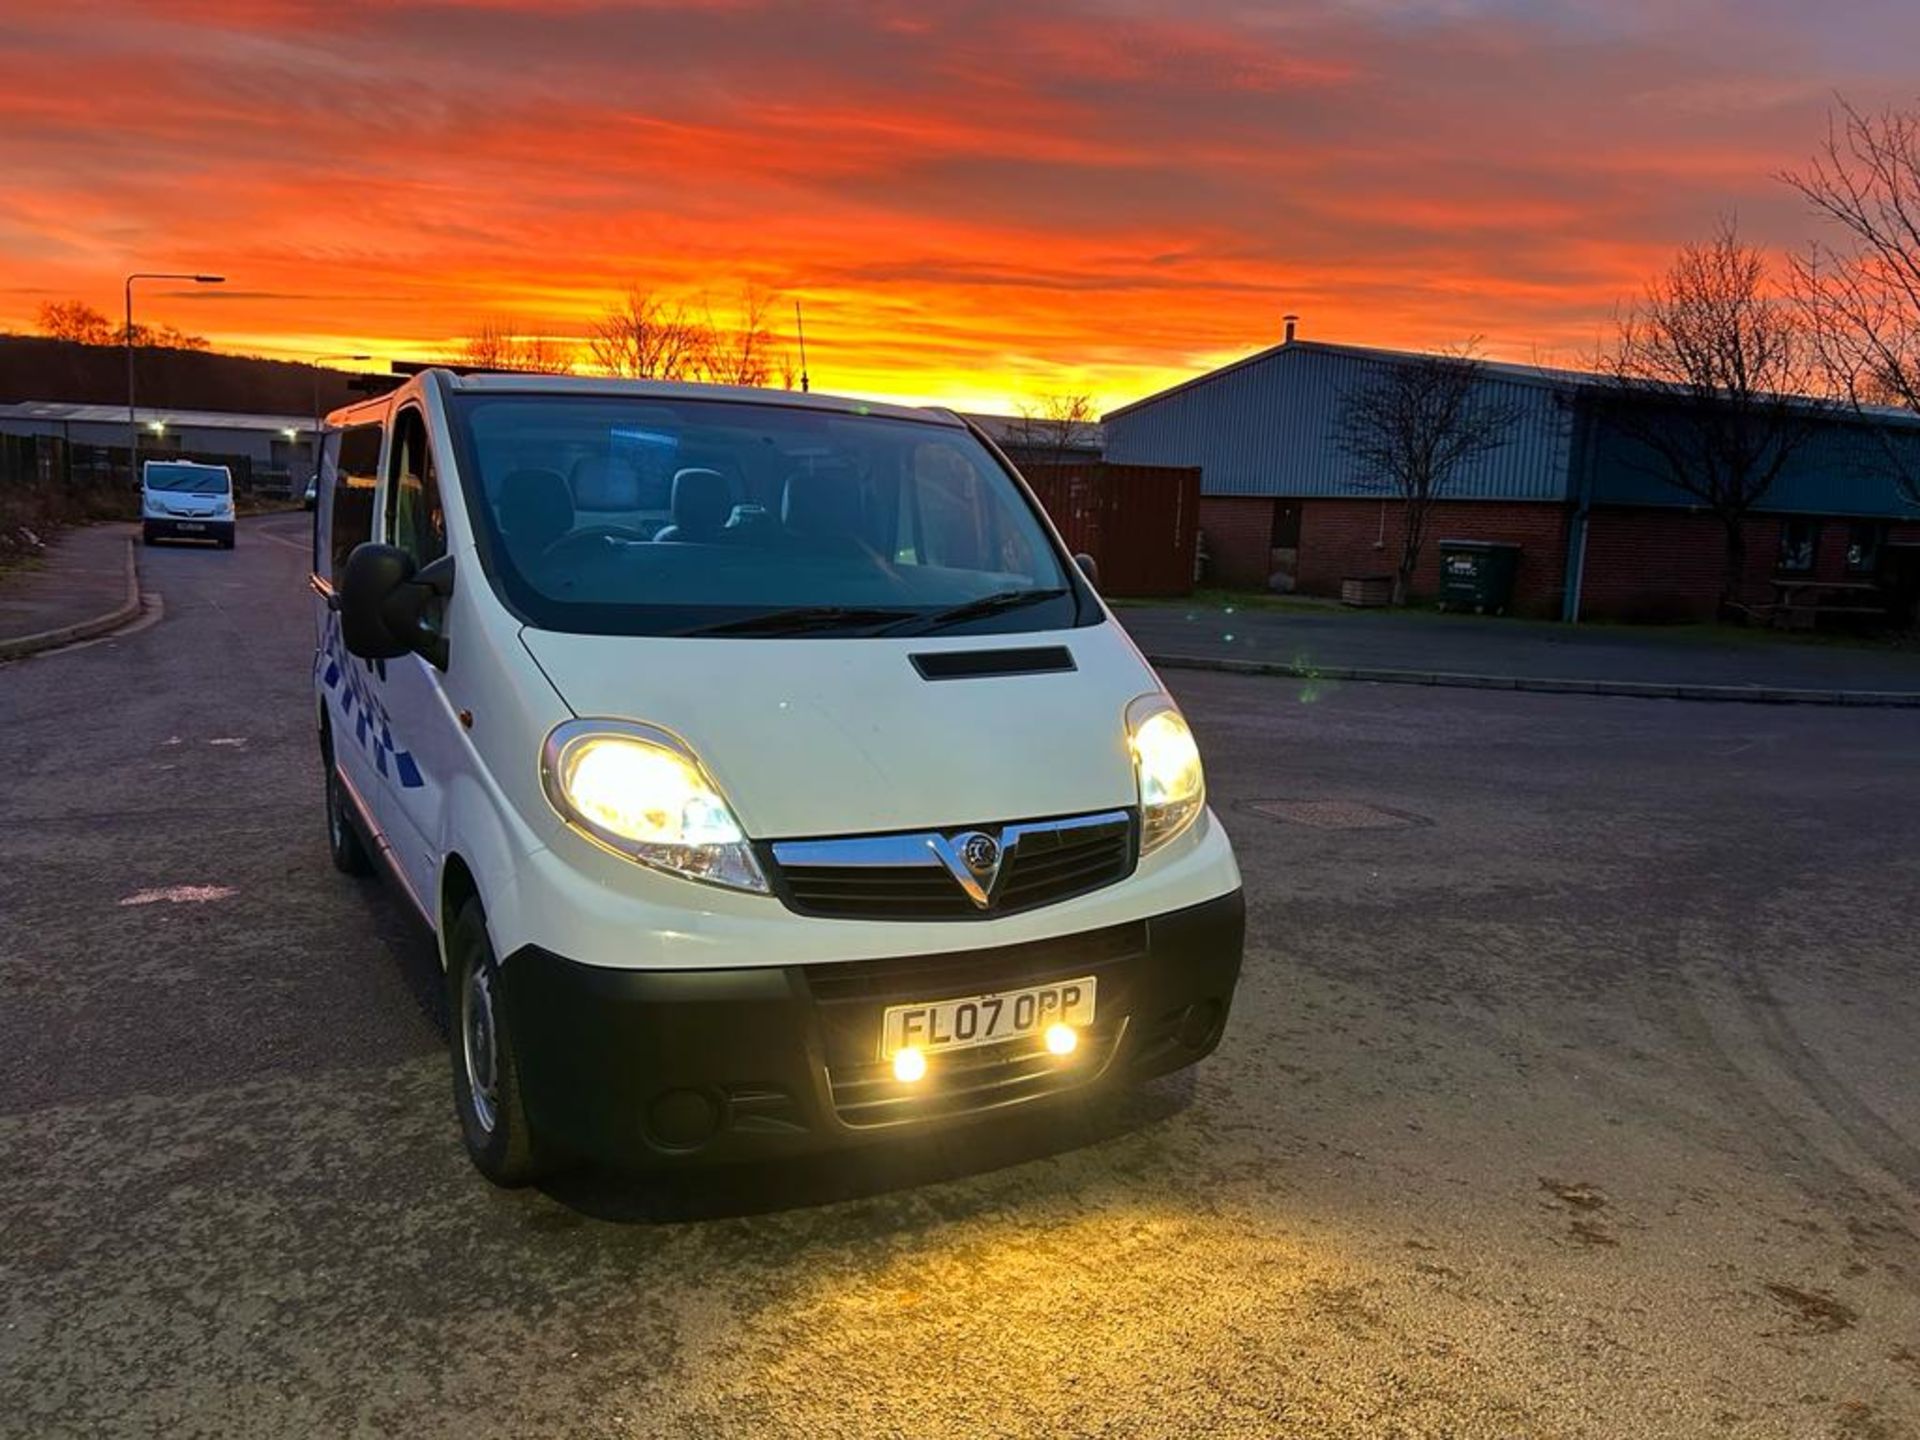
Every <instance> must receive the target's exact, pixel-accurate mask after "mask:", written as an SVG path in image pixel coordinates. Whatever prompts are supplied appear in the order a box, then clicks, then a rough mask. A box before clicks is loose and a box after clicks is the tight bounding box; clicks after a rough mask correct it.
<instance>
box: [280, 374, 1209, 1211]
mask: <svg viewBox="0 0 1920 1440" xmlns="http://www.w3.org/2000/svg"><path fill="white" fill-rule="evenodd" d="M318 501H319V505H318V511H317V514H316V520H315V537H314V576H313V585H314V589H315V591H316V592H317V593H318V595H319V596H320V605H319V607H318V609H317V611H316V642H317V643H316V654H315V657H314V669H313V674H314V698H315V715H316V717H317V719H318V722H319V738H320V754H321V759H322V762H323V764H324V766H325V772H326V797H327V822H328V831H329V838H330V841H331V845H332V850H333V857H334V861H335V863H336V864H337V865H338V866H339V867H340V868H341V869H343V870H345V871H348V872H350V873H353V872H361V871H365V870H366V869H368V868H369V865H370V863H371V862H373V861H375V860H378V861H380V862H383V863H384V867H385V868H386V869H387V870H389V871H390V872H391V874H392V876H393V877H394V879H395V880H396V881H397V882H398V885H399V888H400V889H401V890H402V891H403V892H404V893H405V895H406V896H407V897H408V898H409V899H410V900H411V902H412V904H413V905H414V907H415V908H416V909H417V910H418V911H419V912H420V914H421V916H422V917H423V918H424V919H425V920H426V922H427V923H428V924H429V925H430V926H432V927H433V929H434V931H435V933H436V934H437V935H438V937H439V943H440V954H441V959H442V962H443V964H444V965H445V967H446V972H447V986H448V997H449V1006H450V1012H451V1023H450V1026H449V1034H450V1048H451V1052H452V1069H453V1089H454V1097H455V1102H456V1108H457V1111H458V1114H459V1117H460V1122H461V1126H462V1129H463V1131H464V1134H465V1137H466V1142H467V1146H468V1149H469V1150H470V1152H471V1153H472V1156H473V1159H474V1162H475V1163H476V1164H477V1165H478V1166H479V1168H480V1169H481V1170H482V1171H483V1172H484V1173H485V1174H486V1175H487V1176H489V1177H490V1178H491V1179H493V1180H495V1181H497V1182H500V1183H505V1184H511V1183H517V1182H521V1181H524V1180H526V1179H529V1178H531V1177H532V1176H534V1175H535V1174H537V1173H538V1172H539V1171H540V1170H541V1169H543V1168H545V1167H548V1166H551V1165H553V1164H555V1163H557V1162H562V1161H565V1160H568V1159H573V1158H587V1159H595V1160H604V1161H614V1162H623V1161H624V1162H633V1163H639V1164H642V1165H647V1166H660V1165H669V1164H684V1163H691V1162H700V1163H704V1162H710V1161H719V1160H734V1159H742V1158H748V1157H756V1156H778V1155H783V1154H792V1153H798V1152H804V1151H812V1150H818V1149H823V1148H827V1147H833V1146H843V1145H850V1144H856V1143H861V1142H868V1141H874V1140H879V1139H883V1138H888V1137H902V1136H910V1135H918V1134H927V1133H931V1132H935V1131H949V1130H953V1129H956V1128H958V1127H963V1126H969V1125H980V1124H987V1123H991V1122H992V1121H993V1119H994V1118H995V1117H997V1116H1002V1115H1005V1114H1007V1113H1009V1112H1011V1111H1015V1110H1029V1109H1036V1108H1042V1109H1043V1108H1045V1107H1050V1106H1060V1107H1065V1106H1072V1105H1075V1104H1079V1103H1084V1102H1085V1100H1086V1099H1087V1098H1088V1097H1090V1096H1092V1095H1094V1094H1097V1093H1098V1092H1099V1091H1100V1090H1102V1089H1103V1088H1106V1087H1111V1086H1113V1085H1117V1084H1119V1083H1121V1082H1123V1081H1126V1080H1129V1079H1137V1078H1141V1077H1146V1076H1151V1075H1158V1074H1162V1073H1164V1072H1167V1071H1170V1070H1175V1069H1178V1068H1180V1067H1182V1066H1185V1065H1189V1064H1192V1063H1193V1062H1194V1061H1195V1060H1198V1059H1199V1058H1201V1057H1202V1056H1204V1055H1206V1054H1207V1053H1208V1052H1209V1051H1211V1050H1212V1049H1213V1047H1214V1045H1215V1044H1216V1043H1217V1042H1218V1040H1219V1038H1220V1034H1221V1030H1222V1027H1223V1026H1224V1025H1225V1023H1226V1018H1227V1009H1228V1005H1229V1003H1230V1001H1231V1000H1232V997H1233V990H1234V985H1235V982H1236V980H1237V978H1238V975H1239V969H1240V952H1241V937H1242V929H1243V910H1242V901H1241V894H1240V875H1239V871H1238V870H1237V868H1236V867H1235V864H1234V859H1233V852H1232V850H1231V848H1230V847H1229V845H1228V843H1227V837H1226V835H1225V833H1224V832H1223V831H1222V829H1221V827H1220V826H1219V824H1218V823H1217V821H1216V820H1215V819H1214V818H1213V816H1212V815H1211V813H1210V812H1209V811H1208V809H1207V806H1206V797H1205V791H1204V783H1203V780H1202V775H1201V767H1200V758H1199V754H1198V752H1197V751H1196V749H1195V747H1194V743H1193V739H1192V736H1191V735H1190V734H1189V732H1188V729H1187V725H1186V722H1185V721H1184V720H1183V719H1182V718H1181V715H1180V711H1179V709H1178V708H1177V707H1176V706H1175V705H1174V703H1173V701H1172V700H1171V699H1170V698H1169V697H1168V695H1167V693H1166V691H1165V690H1164V689H1163V688H1162V686H1161V684H1160V681H1159V680H1158V678H1157V677H1156V676H1155V675H1154V673H1153V671H1152V670H1151V669H1150V668H1149V667H1148V666H1147V664H1146V662H1145V661H1144V660H1143V659H1142V658H1141V656H1140V654H1139V652H1138V651H1137V650H1135V648H1134V647H1133V645H1132V644H1131V643H1130V642H1129V641H1128V639H1127V636H1126V634H1125V633H1124V632H1123V631H1122V630H1121V628H1120V626H1119V625H1118V624H1117V623H1115V621H1114V619H1113V617H1112V616H1111V615H1110V614H1108V612H1107V610H1106V608H1105V606H1104V605H1103V604H1102V603H1101V601H1100V598H1099V596H1098V595H1097V594H1096V593H1095V592H1094V589H1093V587H1092V586H1091V585H1090V584H1089V583H1088V581H1087V579H1086V578H1085V576H1083V575H1082V573H1081V571H1080V568H1079V567H1077V566H1076V565H1075V563H1074V561H1073V560H1072V558H1071V557H1069V556H1068V555H1067V554H1066V552H1065V551H1064V549H1063V547H1062V545H1061V543H1060V540H1059V537H1058V536H1057V535H1056V534H1055V533H1054V530H1053V528H1052V527H1051V526H1050V525H1049V524H1048V522H1047V519H1046V516H1045V515H1044V513H1043V512H1042V511H1041V509H1040V508H1039V506H1038V505H1037V504H1036V502H1035V501H1034V498H1033V496H1032V495H1031V494H1030V493H1029V492H1028V490H1027V488H1026V486H1025V485H1024V484H1023V483H1022V482H1021V480H1020V479H1019V477H1018V476H1017V475H1016V474H1015V472H1014V471H1013V469H1012V468H1011V467H1010V466H1009V465H1008V464H1007V463H1006V461H1005V460H1004V458H1003V457H1001V456H1000V455H999V453H998V452H997V451H995V450H994V449H993V448H992V446H991V445H990V444H989V443H988V442H987V441H986V440H985V439H984V438H983V437H982V436H980V435H979V434H978V433H976V432H975V431H973V430H972V429H970V428H969V427H968V426H967V425H966V424H965V423H964V422H962V421H961V420H959V419H958V418H956V417H955V416H953V415H951V414H948V413H945V412H935V411H924V410H914V409H907V408H901V407H893V406H884V405H871V404H864V403H859V402H855V401H849V400H835V399H829V398H826V397H822V396H817V395H816V396H807V395H795V394H791V393H779V392H769V391H759V390H734V389H725V388H718V387H707V386H690V385H669V384H652V383H636V382H615V381H599V380H587V379H553V378H545V377H534V376H508V375H488V376H467V377H458V376H455V375H453V374H450V373H448V372H445V371H429V372H427V373H425V374H422V375H419V376H417V377H415V378H413V379H412V380H410V381H408V382H407V383H406V384H405V385H404V386H403V387H402V388H401V389H399V390H398V391H396V392H395V393H394V394H392V395H390V396H385V397H382V398H380V399H377V400H370V401H367V402H365V403H364V404H360V405H357V406H353V407H351V408H348V409H345V410H341V411H338V412H336V413H335V414H334V415H333V416H332V417H330V419H329V422H328V427H327V431H326V437H325V445H324V449H323V453H322V461H321V474H320V493H319V497H318Z"/></svg>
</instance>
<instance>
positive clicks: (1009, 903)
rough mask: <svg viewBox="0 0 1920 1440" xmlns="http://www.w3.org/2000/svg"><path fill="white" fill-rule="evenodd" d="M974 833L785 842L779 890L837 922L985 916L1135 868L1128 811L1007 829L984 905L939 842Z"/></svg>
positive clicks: (776, 858)
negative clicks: (945, 858) (942, 855)
mask: <svg viewBox="0 0 1920 1440" xmlns="http://www.w3.org/2000/svg"><path fill="white" fill-rule="evenodd" d="M967 833H969V832H966V831H955V832H953V833H952V834H949V835H944V836H935V835H933V834H927V835H897V836H875V837H857V838H853V839H849V840H838V841H836V840H820V841H800V842H791V841H787V842H780V843H777V844H775V845H774V846H772V847H771V861H772V864H771V866H770V869H771V871H772V873H773V875H774V877H775V888H776V889H777V890H778V891H779V893H780V896H781V898H782V899H783V900H784V901H785V902H786V903H787V906H788V907H789V908H790V909H792V910H795V911H797V912H799V913H800V914H802V915H817V916H821V917H824V918H830V919H838V920H979V919H987V918H990V917H992V916H996V915H1012V914H1018V913H1019V912H1020V911H1023V910H1033V909H1036V908H1038V907H1040V906H1042V905H1053V904H1057V903H1058V902H1059V901H1062V900H1070V899H1072V898H1073V897H1074V896H1076V895H1084V894H1086V893H1088V892H1089V891H1092V890H1098V889H1100V888H1102V887H1103V886H1107V885H1111V884H1113V883H1114V882H1115V881H1118V880H1123V879H1125V878H1126V877H1127V876H1128V875H1129V874H1131V873H1132V870H1133V863H1134V825H1133V818H1132V816H1131V815H1129V814H1127V813H1126V812H1125V811H1110V812H1107V813H1105V814H1101V815H1094V816H1078V817H1073V818H1070V819H1067V820H1057V821H1033V822H1026V823H1022V824H1016V825H1009V826H1006V827H1005V828H1004V829H1003V830H1002V831H1001V832H1000V835H999V836H998V837H996V838H997V841H998V843H999V844H1000V845H1001V846H1002V859H1001V862H1000V868H999V872H998V874H997V876H996V877H995V878H994V881H993V884H992V888H991V890H990V891H989V892H988V903H987V904H986V905H984V906H983V905H981V904H979V903H978V902H977V901H976V900H975V899H974V898H973V897H972V896H970V895H969V894H968V893H967V891H966V889H965V888H964V887H963V886H962V884H961V883H960V881H959V880H958V879H957V878H956V877H955V876H954V874H953V873H952V871H950V870H949V869H948V867H947V865H946V864H945V863H944V862H943V861H942V860H941V859H940V858H939V855H938V853H937V850H936V848H935V842H936V841H937V840H941V839H944V840H946V841H949V842H950V841H952V840H954V839H955V837H957V836H964V835H966V834H967Z"/></svg>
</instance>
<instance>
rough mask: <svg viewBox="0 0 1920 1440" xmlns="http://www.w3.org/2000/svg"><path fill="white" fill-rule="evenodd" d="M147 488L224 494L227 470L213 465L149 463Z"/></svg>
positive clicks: (194, 493)
mask: <svg viewBox="0 0 1920 1440" xmlns="http://www.w3.org/2000/svg"><path fill="white" fill-rule="evenodd" d="M146 473H147V489H149V490H169V491H173V492H174V493H176V494H180V493H186V494H193V495H224V494H226V493H227V487H228V481H227V472H226V471H225V470H223V469H221V468H219V467H218V466H215V465H149V466H147V472H146Z"/></svg>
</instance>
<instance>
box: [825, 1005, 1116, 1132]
mask: <svg viewBox="0 0 1920 1440" xmlns="http://www.w3.org/2000/svg"><path fill="white" fill-rule="evenodd" d="M1103 1008H1104V1007H1103ZM1126 1029H1127V1021H1126V1017H1125V1016H1119V1017H1117V1018H1115V1019H1112V1020H1099V1021H1096V1022H1095V1023H1094V1024H1092V1025H1089V1026H1088V1027H1087V1028H1086V1029H1085V1030H1083V1031H1082V1032H1081V1035H1080V1046H1079V1048H1078V1049H1077V1050H1075V1051H1074V1053H1073V1054H1072V1055H1071V1056H1068V1057H1066V1058H1064V1059H1063V1058H1062V1057H1060V1056H1057V1055H1052V1054H1049V1053H1048V1051H1047V1047H1046V1046H1045V1045H1044V1044H1042V1043H1041V1041H1040V1040H1039V1038H1038V1037H1037V1036H1028V1037H1026V1038H1025V1039H1021V1040H1008V1041H1005V1042H1003V1043H1001V1044H999V1045H979V1046H975V1047H974V1048H973V1049H970V1050H945V1051H942V1052H940V1053H939V1054H936V1055H933V1056H930V1057H929V1060H928V1063H929V1069H928V1071H927V1078H926V1079H925V1080H923V1081H918V1082H916V1083H915V1084H913V1085H902V1084H901V1083H900V1082H899V1081H898V1080H895V1079H894V1078H893V1066H892V1064H891V1063H890V1062H889V1061H885V1060H874V1061H869V1062H868V1063H866V1064H863V1065H847V1066H834V1067H831V1068H829V1070H828V1073H827V1079H828V1081H829V1083H830V1084H831V1085H832V1088H833V1108H834V1110H835V1111H836V1112H837V1113H838V1114H839V1116H840V1119H841V1120H842V1121H843V1122H844V1123H845V1124H848V1125H853V1126H858V1127H860V1128H868V1127H871V1126H875V1125H901V1124H908V1123H911V1122H913V1121H916V1120H933V1119H938V1118H941V1117H943V1116H951V1115H966V1114H971V1113H974V1112H976V1111H980V1110H992V1109H995V1108H998V1107H1000V1106H1003V1105H1017V1104H1019V1103H1020V1102H1021V1101H1023V1100H1036V1099H1038V1098H1040V1097H1041V1096H1043V1095H1052V1094H1057V1093H1058V1092H1060V1091H1062V1090H1071V1089H1073V1088H1074V1087H1076V1086H1079V1085H1085V1084H1087V1083H1088V1082H1089V1081H1092V1080H1095V1079H1098V1078H1099V1076H1100V1074H1101V1072H1102V1071H1104V1070H1105V1069H1106V1068H1107V1065H1108V1063H1109V1062H1111V1061H1112V1059H1113V1054H1114V1051H1115V1050H1116V1049H1117V1048H1118V1046H1119V1044H1120V1039H1121V1036H1123V1035H1124V1034H1125V1033H1126Z"/></svg>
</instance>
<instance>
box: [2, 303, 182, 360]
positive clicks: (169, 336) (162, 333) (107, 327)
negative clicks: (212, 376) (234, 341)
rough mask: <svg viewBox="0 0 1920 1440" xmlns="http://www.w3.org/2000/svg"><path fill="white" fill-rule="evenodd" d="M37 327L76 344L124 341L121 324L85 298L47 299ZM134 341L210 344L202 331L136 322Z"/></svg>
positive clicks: (168, 345) (168, 346) (167, 346)
mask: <svg viewBox="0 0 1920 1440" xmlns="http://www.w3.org/2000/svg"><path fill="white" fill-rule="evenodd" d="M38 319H39V322H40V329H41V331H42V333H44V334H47V335H51V336H52V337H53V338H54V339H56V340H71V341H73V342H74V343H75V344H77V345H124V344H125V343H126V342H127V332H126V327H125V326H124V325H115V324H113V323H112V322H111V321H109V320H108V319H107V317H106V316H105V315H102V314H101V313H100V312H99V311H98V310H96V309H94V308H93V307H92V306H91V305H89V304H87V303H86V301H84V300H57V301H50V302H48V303H47V304H45V305H42V306H41V307H40V314H39V317H38ZM133 343H134V344H135V345H140V346H150V347H153V348H156V349H162V350H206V349H210V348H211V346H210V344H209V342H208V341H207V339H206V337H205V336H203V335H189V334H188V333H187V332H186V331H184V330H178V329H175V328H174V327H173V326H171V325H160V326H152V325H135V326H134V327H133Z"/></svg>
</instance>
